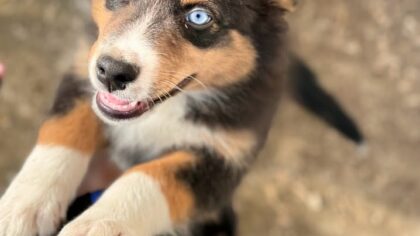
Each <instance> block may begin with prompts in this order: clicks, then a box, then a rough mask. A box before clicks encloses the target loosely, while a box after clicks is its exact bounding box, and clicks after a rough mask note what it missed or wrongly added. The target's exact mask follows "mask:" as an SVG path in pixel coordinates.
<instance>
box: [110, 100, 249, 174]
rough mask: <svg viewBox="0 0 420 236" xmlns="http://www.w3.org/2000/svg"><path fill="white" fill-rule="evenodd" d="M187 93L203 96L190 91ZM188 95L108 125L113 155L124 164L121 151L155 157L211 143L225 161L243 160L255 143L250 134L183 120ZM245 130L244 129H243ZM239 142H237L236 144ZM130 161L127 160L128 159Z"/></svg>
mask: <svg viewBox="0 0 420 236" xmlns="http://www.w3.org/2000/svg"><path fill="white" fill-rule="evenodd" d="M190 96H205V95H203V93H199V92H194V93H193V92H191V93H190ZM186 103H187V95H185V94H178V95H176V96H175V97H173V98H171V99H168V100H166V101H165V102H163V103H161V104H159V105H157V106H156V107H155V108H154V109H153V110H151V111H149V112H147V113H145V114H143V115H142V116H141V117H139V118H137V119H134V120H132V121H129V122H122V123H121V124H118V125H115V126H111V127H110V134H109V135H110V140H112V145H113V150H112V152H113V153H112V156H113V158H114V160H116V162H117V163H121V162H123V163H122V167H126V166H124V153H127V151H128V152H131V151H133V152H135V150H142V151H144V150H146V151H147V153H145V156H143V157H142V158H143V159H150V158H154V157H156V155H158V154H159V153H160V152H161V151H162V150H165V149H167V148H171V147H177V146H179V147H185V146H186V145H187V146H188V145H190V146H197V147H202V146H213V147H215V148H216V150H217V151H219V152H220V153H221V154H222V155H224V156H225V158H226V159H227V160H231V161H233V162H241V161H243V158H242V157H243V156H244V155H247V154H249V153H250V150H251V149H252V148H253V147H254V145H255V143H254V142H255V139H254V138H252V137H251V135H241V140H238V136H235V134H236V133H239V132H238V131H234V130H232V131H229V130H225V129H218V128H210V127H208V126H207V125H205V124H199V123H194V122H192V121H189V120H186V119H185V115H186V113H187V104H186ZM243 132H245V131H243ZM238 143H240V144H239V145H238ZM127 161H128V163H129V160H127Z"/></svg>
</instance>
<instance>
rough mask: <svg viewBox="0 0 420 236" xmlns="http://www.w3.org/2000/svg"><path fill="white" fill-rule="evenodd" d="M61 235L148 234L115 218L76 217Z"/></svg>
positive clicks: (130, 235)
mask: <svg viewBox="0 0 420 236" xmlns="http://www.w3.org/2000/svg"><path fill="white" fill-rule="evenodd" d="M59 236H146V235H141V234H136V233H134V232H132V230H130V226H128V225H125V224H124V223H123V222H118V221H115V220H108V219H102V220H94V219H76V220H75V221H74V222H71V223H70V224H68V225H67V226H66V227H64V228H63V230H62V231H61V232H60V234H59Z"/></svg>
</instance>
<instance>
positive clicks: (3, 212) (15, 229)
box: [0, 190, 66, 236]
mask: <svg viewBox="0 0 420 236" xmlns="http://www.w3.org/2000/svg"><path fill="white" fill-rule="evenodd" d="M12 192H13V191H12ZM53 192H54V190H52V192H51V193H47V192H46V193H45V194H41V195H36V194H35V193H33V192H24V191H22V192H20V193H17V192H15V193H11V192H8V194H7V195H6V196H4V197H3V198H2V199H1V201H0V235H2V236H35V235H40V236H49V235H52V234H54V233H55V232H56V230H57V228H58V227H59V225H60V222H61V220H62V218H63V216H64V214H65V210H66V209H64V207H65V206H66V205H65V204H64V203H63V202H62V200H61V199H58V198H57V197H56V196H54V195H55V194H54V193H53Z"/></svg>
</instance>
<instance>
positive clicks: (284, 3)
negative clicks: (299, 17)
mask: <svg viewBox="0 0 420 236" xmlns="http://www.w3.org/2000/svg"><path fill="white" fill-rule="evenodd" d="M274 2H275V4H276V5H278V6H279V7H280V8H282V9H283V10H285V11H288V12H293V11H295V10H296V7H297V5H298V3H299V0H275V1H274Z"/></svg>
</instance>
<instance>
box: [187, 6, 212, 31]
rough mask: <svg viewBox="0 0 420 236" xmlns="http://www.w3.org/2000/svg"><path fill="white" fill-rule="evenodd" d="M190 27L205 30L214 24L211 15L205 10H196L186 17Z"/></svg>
mask: <svg viewBox="0 0 420 236" xmlns="http://www.w3.org/2000/svg"><path fill="white" fill-rule="evenodd" d="M186 19H187V22H188V24H189V25H191V26H192V27H194V28H196V29H205V28H207V27H209V26H210V25H211V24H212V23H213V17H212V15H211V13H210V12H209V11H207V10H205V9H203V8H199V7H197V8H194V9H192V10H191V11H189V12H188V13H187V15H186Z"/></svg>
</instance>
